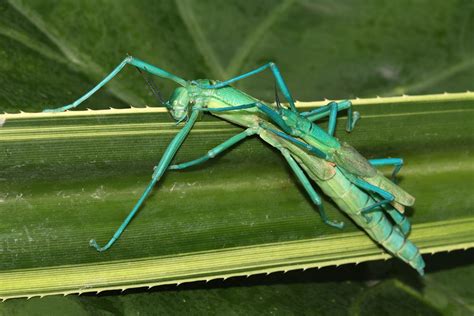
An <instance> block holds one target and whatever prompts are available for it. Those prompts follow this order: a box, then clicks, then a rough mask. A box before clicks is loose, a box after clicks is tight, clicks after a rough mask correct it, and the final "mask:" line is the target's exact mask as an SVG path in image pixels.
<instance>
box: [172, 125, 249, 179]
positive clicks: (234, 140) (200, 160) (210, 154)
mask: <svg viewBox="0 0 474 316" xmlns="http://www.w3.org/2000/svg"><path fill="white" fill-rule="evenodd" d="M255 133H256V130H255V129H254V128H248V129H246V130H245V131H243V132H242V133H239V134H237V135H234V136H232V137H231V138H229V139H228V140H226V141H225V142H223V143H222V144H219V145H217V146H216V147H214V148H212V149H211V150H209V151H208V152H207V154H206V155H204V156H202V157H200V158H197V159H194V160H191V161H188V162H183V163H180V164H176V165H172V166H170V167H169V168H168V170H181V169H185V168H188V167H191V166H196V165H199V164H201V163H203V162H206V161H208V160H209V159H211V158H214V157H215V156H217V155H218V154H220V153H222V152H223V151H225V150H227V149H228V148H230V147H232V146H234V145H235V144H237V143H238V142H240V141H242V140H244V139H245V138H247V137H249V136H251V135H254V134H255Z"/></svg>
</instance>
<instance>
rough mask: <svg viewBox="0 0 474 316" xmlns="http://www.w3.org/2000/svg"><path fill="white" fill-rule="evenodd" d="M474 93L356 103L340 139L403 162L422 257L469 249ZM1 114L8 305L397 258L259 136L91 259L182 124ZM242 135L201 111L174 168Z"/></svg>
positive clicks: (156, 204)
mask: <svg viewBox="0 0 474 316" xmlns="http://www.w3.org/2000/svg"><path fill="white" fill-rule="evenodd" d="M473 95H474V93H464V94H454V95H453V96H452V97H451V101H450V99H449V95H441V96H439V98H440V100H443V99H444V101H443V102H435V101H432V100H436V97H433V96H427V97H426V99H427V100H428V102H420V101H423V98H420V97H405V98H403V97H402V98H394V99H393V100H395V101H396V100H399V101H398V103H385V102H384V100H383V99H382V101H381V104H380V105H371V104H372V103H373V100H371V99H369V100H367V101H365V103H367V105H362V104H364V100H359V101H357V102H358V103H359V105H358V106H357V110H359V111H360V112H361V113H363V119H362V120H361V122H360V124H359V125H358V126H357V129H356V131H354V133H352V134H351V135H345V133H344V132H343V130H342V127H343V126H344V123H343V122H341V123H340V124H339V126H340V127H341V128H340V130H338V135H339V136H340V137H342V138H343V139H347V140H348V141H350V142H351V143H352V144H353V145H354V146H356V148H358V149H359V150H361V152H362V153H363V154H365V155H366V156H367V157H369V158H372V157H388V156H392V157H393V156H396V157H404V159H405V161H406V166H405V167H404V169H403V173H402V178H401V182H400V185H401V186H402V187H403V188H405V189H406V190H407V191H408V192H410V193H411V194H413V195H414V196H416V198H417V203H416V206H415V208H414V212H413V213H414V216H413V217H412V218H411V220H412V222H413V223H414V228H413V233H412V235H411V237H410V238H411V239H412V240H413V241H414V242H415V243H416V244H417V245H418V246H419V247H421V249H422V252H424V253H426V252H437V251H445V250H453V249H463V248H468V247H472V246H473V245H474V243H473V241H474V238H473V237H474V235H473V231H474V218H473V217H472V202H473V201H472V196H471V194H470V193H469V192H470V190H471V188H470V187H466V186H465V185H464V183H467V182H468V181H469V179H471V177H472V175H473V168H472V163H471V161H472V160H471V158H470V152H469V147H470V145H471V144H472V137H473V133H472V128H466V127H465V126H463V125H462V124H458V123H457V122H458V121H459V120H460V119H463V120H469V119H472V117H473V110H472V105H473V103H474V102H473ZM406 98H409V99H408V101H409V100H410V99H411V100H412V102H406V100H407V99H406ZM413 100H415V101H413ZM430 100H431V101H430ZM458 100H462V101H458ZM417 101H418V102H417ZM299 106H300V107H301V108H302V109H304V108H305V104H299ZM4 118H6V122H5V124H4V126H3V127H2V129H1V130H0V135H1V138H0V139H1V146H2V148H4V151H3V152H2V155H3V157H1V159H0V161H2V167H1V169H0V170H1V172H0V178H2V179H4V181H2V182H0V185H1V187H0V192H6V193H4V195H3V197H2V209H3V210H15V211H9V212H4V216H3V220H2V223H1V224H0V226H1V227H2V231H4V232H6V233H5V234H6V235H4V239H3V240H4V246H3V249H2V250H3V252H4V254H5V256H6V258H8V260H3V261H2V270H3V272H1V275H2V280H3V282H4V284H3V285H2V287H1V288H0V295H1V296H2V297H15V296H31V295H44V294H53V293H70V292H74V293H76V292H89V291H101V290H104V289H117V288H129V287H137V286H150V285H156V284H166V283H181V282H188V281H193V280H208V279H213V278H226V277H230V276H235V275H249V274H255V273H262V272H274V271H283V270H290V269H299V268H309V267H321V266H326V265H339V264H343V263H351V262H356V263H357V262H361V261H366V260H374V259H379V258H388V257H389V256H388V255H387V254H385V253H383V252H382V251H381V249H380V248H378V247H377V246H376V245H375V244H374V243H373V242H372V241H371V240H370V239H369V238H368V237H367V236H366V235H365V234H364V233H363V232H361V231H360V230H359V229H358V228H357V227H355V226H354V225H351V224H350V222H349V220H348V219H347V218H344V215H342V213H341V212H340V211H339V210H338V209H337V208H336V207H334V206H333V205H332V204H331V201H329V200H328V199H326V201H325V204H326V205H327V209H328V212H329V214H331V217H333V218H335V219H338V220H345V221H346V223H347V224H348V225H347V227H346V228H345V229H344V230H342V231H339V230H336V229H334V228H331V227H329V226H327V225H324V224H323V223H322V222H321V220H320V219H319V217H318V216H317V215H316V212H315V208H314V206H313V205H312V204H311V202H310V201H309V200H308V198H307V197H306V195H305V193H304V192H303V191H302V189H301V188H300V187H299V185H298V184H297V183H298V182H297V181H295V179H294V177H293V175H292V173H291V172H289V170H288V167H287V165H286V163H285V162H284V161H283V160H282V158H281V156H280V155H279V154H278V153H276V152H275V151H274V150H273V149H271V148H268V147H265V146H264V145H263V144H262V143H261V142H260V141H259V140H258V139H252V140H249V141H247V142H244V143H243V144H242V145H240V146H238V148H236V149H234V150H232V151H231V152H229V153H227V154H226V155H224V156H222V157H219V158H216V159H215V160H214V161H211V162H210V163H207V164H205V165H202V166H199V167H196V168H194V169H192V170H190V171H182V172H170V173H168V174H167V176H166V177H165V178H164V181H163V182H161V183H160V184H159V185H158V186H157V188H156V189H155V191H154V194H153V195H152V196H151V197H150V198H149V199H148V201H147V204H146V206H145V207H144V208H142V210H141V212H140V213H139V215H138V216H137V217H136V219H135V220H134V221H133V222H132V224H131V225H130V226H129V227H128V228H127V230H126V232H125V234H124V235H123V236H122V237H121V239H120V241H119V242H118V243H117V244H116V245H115V246H114V247H113V248H112V249H111V250H110V251H108V252H106V253H102V254H99V253H96V252H95V251H93V250H92V249H91V248H90V247H89V246H88V240H89V239H91V238H97V239H98V241H99V242H100V243H103V242H105V241H106V240H107V239H108V238H110V236H111V235H112V234H113V232H114V231H115V229H116V228H117V227H118V225H119V224H120V222H121V221H122V220H123V218H124V217H125V216H126V214H127V213H128V212H129V210H130V209H131V208H132V206H133V205H134V204H135V202H136V200H137V198H138V197H139V195H140V194H141V192H142V190H143V189H144V187H145V186H146V183H147V182H148V181H149V179H150V174H151V170H152V167H153V165H154V164H156V163H157V161H158V159H159V157H160V156H161V154H162V152H163V151H164V149H165V147H166V146H167V144H168V143H169V140H170V139H171V137H173V134H175V133H176V132H177V130H178V129H179V127H176V126H175V125H174V124H173V123H169V119H168V116H167V114H165V113H163V109H160V108H147V109H128V110H127V109H124V110H106V111H97V112H95V111H75V112H66V113H60V114H48V113H38V114H28V113H25V114H12V115H4ZM341 121H344V118H341ZM238 131H239V128H236V127H235V126H232V125H230V124H228V123H225V122H222V121H218V120H216V119H210V118H207V117H206V119H205V120H203V121H201V122H199V123H198V124H197V125H196V127H195V128H194V129H193V131H192V133H191V135H190V137H189V138H188V139H187V140H186V142H185V144H184V145H183V147H182V150H181V151H180V152H179V155H178V157H177V159H176V161H183V160H189V159H191V158H194V157H196V156H199V155H201V154H202V153H204V152H206V150H208V149H209V148H212V147H213V146H214V145H216V144H218V143H220V142H222V141H223V140H224V139H226V138H228V137H229V136H230V135H233V134H235V133H237V132H238ZM394 135H396V137H394ZM453 153H455V154H456V160H455V161H452V158H451V157H452V155H453ZM282 192H284V194H282ZM243 197H244V198H243ZM448 197H449V198H448Z"/></svg>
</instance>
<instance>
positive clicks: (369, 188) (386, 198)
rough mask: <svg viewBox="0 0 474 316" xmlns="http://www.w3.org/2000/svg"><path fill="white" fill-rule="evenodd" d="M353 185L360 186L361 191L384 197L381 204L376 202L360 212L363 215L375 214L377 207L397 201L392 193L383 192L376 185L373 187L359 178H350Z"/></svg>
mask: <svg viewBox="0 0 474 316" xmlns="http://www.w3.org/2000/svg"><path fill="white" fill-rule="evenodd" d="M349 179H350V181H351V182H352V183H354V184H355V185H356V186H358V187H359V188H361V189H364V190H367V191H369V192H373V193H376V194H378V195H380V196H381V197H382V200H381V201H379V202H376V203H374V204H371V205H368V206H366V207H364V208H363V209H361V210H360V213H361V214H366V213H368V212H373V211H375V210H376V208H377V207H379V206H383V205H387V204H390V203H392V202H393V201H394V200H395V196H393V194H391V193H390V192H387V191H385V190H382V189H381V188H378V187H376V186H375V185H372V184H370V183H368V182H366V181H364V180H361V179H359V178H355V177H350V178H349Z"/></svg>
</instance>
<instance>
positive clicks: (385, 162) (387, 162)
mask: <svg viewBox="0 0 474 316" xmlns="http://www.w3.org/2000/svg"><path fill="white" fill-rule="evenodd" d="M369 163H370V164H371V165H372V166H374V167H377V166H395V168H394V169H393V172H392V177H391V178H392V181H395V177H396V175H397V174H398V172H399V171H400V169H402V167H403V159H402V158H380V159H369Z"/></svg>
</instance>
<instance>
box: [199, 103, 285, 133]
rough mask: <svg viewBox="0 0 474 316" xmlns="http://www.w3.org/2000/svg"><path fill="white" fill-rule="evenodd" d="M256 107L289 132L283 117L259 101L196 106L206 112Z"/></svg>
mask: <svg viewBox="0 0 474 316" xmlns="http://www.w3.org/2000/svg"><path fill="white" fill-rule="evenodd" d="M254 107H256V108H258V109H259V110H260V111H262V112H263V113H265V114H267V115H268V116H269V117H270V119H271V120H272V121H274V122H275V123H276V124H278V126H279V127H280V128H281V129H282V130H284V131H285V132H286V133H289V134H291V133H292V129H291V127H289V126H288V124H286V122H285V121H284V120H283V118H282V117H281V116H280V114H278V112H277V111H275V110H273V109H272V108H271V107H269V106H267V105H265V104H263V103H261V102H254V103H248V104H242V105H236V106H226V107H221V108H198V109H199V111H207V112H227V111H238V110H243V109H250V108H254Z"/></svg>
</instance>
